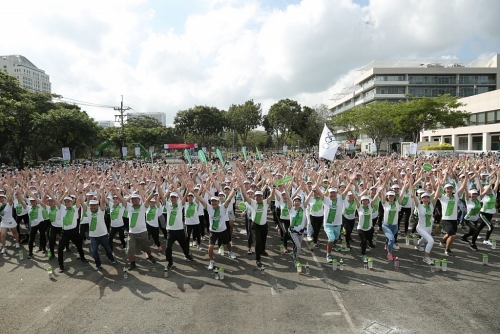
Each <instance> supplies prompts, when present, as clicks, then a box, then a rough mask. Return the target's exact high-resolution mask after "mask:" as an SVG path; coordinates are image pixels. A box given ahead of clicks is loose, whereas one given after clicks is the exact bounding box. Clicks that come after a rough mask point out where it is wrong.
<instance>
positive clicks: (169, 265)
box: [165, 262, 174, 271]
mask: <svg viewBox="0 0 500 334" xmlns="http://www.w3.org/2000/svg"><path fill="white" fill-rule="evenodd" d="M173 267H174V264H173V263H172V262H170V263H169V264H167V265H166V266H165V271H169V270H170V269H172V268H173Z"/></svg>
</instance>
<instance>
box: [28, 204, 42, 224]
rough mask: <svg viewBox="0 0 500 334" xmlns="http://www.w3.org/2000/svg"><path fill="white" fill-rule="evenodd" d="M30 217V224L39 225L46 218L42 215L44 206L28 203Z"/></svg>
mask: <svg viewBox="0 0 500 334" xmlns="http://www.w3.org/2000/svg"><path fill="white" fill-rule="evenodd" d="M27 208H28V217H29V218H30V226H38V224H40V223H41V222H42V221H43V220H44V219H43V215H42V207H41V206H40V205H39V204H37V205H35V206H31V205H27Z"/></svg>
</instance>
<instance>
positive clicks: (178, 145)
mask: <svg viewBox="0 0 500 334" xmlns="http://www.w3.org/2000/svg"><path fill="white" fill-rule="evenodd" d="M163 148H164V149H166V150H167V149H168V150H170V149H179V148H198V144H189V143H184V144H165V145H163Z"/></svg>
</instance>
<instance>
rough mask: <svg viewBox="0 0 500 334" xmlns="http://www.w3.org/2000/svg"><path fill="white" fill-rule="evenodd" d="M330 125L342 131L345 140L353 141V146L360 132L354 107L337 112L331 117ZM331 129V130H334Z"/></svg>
mask: <svg viewBox="0 0 500 334" xmlns="http://www.w3.org/2000/svg"><path fill="white" fill-rule="evenodd" d="M330 126H331V127H332V128H333V129H335V130H337V131H339V132H341V133H343V134H344V135H345V136H346V139H347V140H352V141H354V146H356V142H357V141H358V139H359V136H360V134H361V126H360V124H359V120H358V119H357V118H356V109H355V108H352V109H349V110H346V111H344V112H343V113H341V114H338V115H336V116H334V117H333V118H332V120H331V121H330ZM333 129H332V131H334V130H333Z"/></svg>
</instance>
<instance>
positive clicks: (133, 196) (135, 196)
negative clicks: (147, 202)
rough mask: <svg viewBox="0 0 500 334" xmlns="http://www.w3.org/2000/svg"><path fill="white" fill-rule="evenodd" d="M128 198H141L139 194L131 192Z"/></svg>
mask: <svg viewBox="0 0 500 334" xmlns="http://www.w3.org/2000/svg"><path fill="white" fill-rule="evenodd" d="M130 198H141V196H140V195H139V194H132V195H131V196H130Z"/></svg>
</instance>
